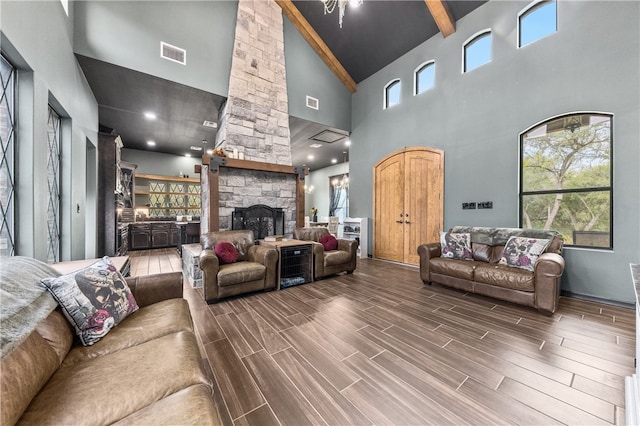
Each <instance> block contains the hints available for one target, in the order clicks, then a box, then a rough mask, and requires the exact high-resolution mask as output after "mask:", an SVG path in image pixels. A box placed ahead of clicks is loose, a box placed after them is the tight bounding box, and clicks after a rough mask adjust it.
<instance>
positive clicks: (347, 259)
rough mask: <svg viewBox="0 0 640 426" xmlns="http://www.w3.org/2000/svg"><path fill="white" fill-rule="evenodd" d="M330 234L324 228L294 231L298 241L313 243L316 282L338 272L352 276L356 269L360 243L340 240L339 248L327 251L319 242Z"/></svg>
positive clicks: (297, 229)
mask: <svg viewBox="0 0 640 426" xmlns="http://www.w3.org/2000/svg"><path fill="white" fill-rule="evenodd" d="M328 234H329V230H328V229H327V228H325V227H322V226H317V227H310V228H296V229H295V230H294V231H293V238H295V239H296V240H302V241H312V242H313V262H314V266H313V270H314V272H313V278H314V279H316V280H317V279H320V278H322V277H326V276H327V275H332V274H337V273H338V272H346V273H348V274H351V273H352V272H353V271H355V269H356V262H357V255H358V242H357V241H355V240H347V239H343V238H338V248H337V249H336V250H331V251H326V250H325V249H324V247H323V245H322V244H320V243H319V242H318V241H320V238H322V237H323V236H325V235H328Z"/></svg>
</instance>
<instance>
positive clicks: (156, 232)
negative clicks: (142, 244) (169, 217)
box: [151, 223, 171, 248]
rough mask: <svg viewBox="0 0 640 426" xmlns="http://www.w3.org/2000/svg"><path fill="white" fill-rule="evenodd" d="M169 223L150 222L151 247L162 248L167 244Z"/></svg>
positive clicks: (169, 229)
mask: <svg viewBox="0 0 640 426" xmlns="http://www.w3.org/2000/svg"><path fill="white" fill-rule="evenodd" d="M170 231H171V224H170V223H152V224H151V248H162V247H168V246H169V233H170Z"/></svg>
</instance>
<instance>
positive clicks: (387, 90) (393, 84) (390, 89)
mask: <svg viewBox="0 0 640 426" xmlns="http://www.w3.org/2000/svg"><path fill="white" fill-rule="evenodd" d="M399 103H400V79H399V78H396V79H395V80H391V81H390V82H389V83H387V85H386V86H384V109H387V108H389V107H392V106H394V105H397V104H399Z"/></svg>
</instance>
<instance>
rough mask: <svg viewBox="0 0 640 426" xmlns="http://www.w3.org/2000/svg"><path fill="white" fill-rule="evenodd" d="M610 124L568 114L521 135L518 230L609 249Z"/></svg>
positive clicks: (603, 117)
mask: <svg viewBox="0 0 640 426" xmlns="http://www.w3.org/2000/svg"><path fill="white" fill-rule="evenodd" d="M612 120H613V117H612V116H611V115H608V114H600V113H579V114H570V115H565V116H560V117H555V118H552V119H549V120H547V121H545V122H543V123H542V124H538V125H536V126H534V127H533V128H531V129H529V130H527V131H525V132H524V133H523V134H522V135H521V137H520V155H521V159H520V226H521V227H524V228H535V229H552V230H554V231H558V232H560V233H562V235H563V236H564V242H565V245H571V246H578V247H598V248H605V249H610V248H613V242H612V237H613V215H612V211H613V184H612V181H613V167H612V157H611V151H612V147H613V140H612V132H611V130H612V128H613V125H612Z"/></svg>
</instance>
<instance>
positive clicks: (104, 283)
mask: <svg viewBox="0 0 640 426" xmlns="http://www.w3.org/2000/svg"><path fill="white" fill-rule="evenodd" d="M41 282H42V284H43V285H44V286H45V287H46V288H47V290H49V292H51V294H52V295H53V297H54V298H55V299H56V300H57V301H58V303H59V304H60V306H61V307H62V312H64V315H65V316H66V317H67V319H68V320H69V322H70V323H71V324H72V325H73V327H74V328H75V330H76V333H77V334H78V336H79V337H80V341H81V342H82V344H83V345H85V346H89V345H93V344H94V343H96V342H97V341H98V340H100V339H101V338H102V337H104V336H105V335H106V334H107V333H108V332H109V330H111V329H112V328H113V327H115V326H116V325H117V324H118V323H119V322H120V321H122V320H123V319H125V318H126V317H127V315H129V314H131V313H133V312H135V311H137V310H138V304H137V303H136V300H135V299H134V297H133V294H132V293H131V290H130V289H129V286H128V285H127V281H126V280H125V279H124V277H123V276H122V274H120V272H118V270H117V268H116V267H115V266H113V264H112V263H111V260H110V259H109V258H108V257H106V256H105V257H103V258H102V259H100V260H99V261H97V262H96V263H94V264H93V265H91V266H88V267H86V268H84V269H81V270H79V271H76V272H72V273H70V274H67V275H62V276H60V277H57V278H44V279H42V280H41Z"/></svg>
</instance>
